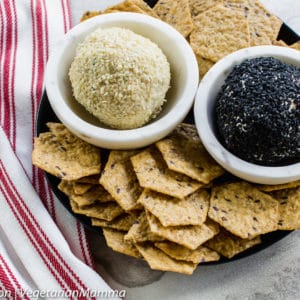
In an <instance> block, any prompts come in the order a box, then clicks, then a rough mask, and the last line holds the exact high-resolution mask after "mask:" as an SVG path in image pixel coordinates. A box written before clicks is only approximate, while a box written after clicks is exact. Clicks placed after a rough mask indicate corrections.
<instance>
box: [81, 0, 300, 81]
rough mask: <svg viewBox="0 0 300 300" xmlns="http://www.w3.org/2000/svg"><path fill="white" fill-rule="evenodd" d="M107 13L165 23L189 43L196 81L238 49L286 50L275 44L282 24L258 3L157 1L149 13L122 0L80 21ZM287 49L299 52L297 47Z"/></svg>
mask: <svg viewBox="0 0 300 300" xmlns="http://www.w3.org/2000/svg"><path fill="white" fill-rule="evenodd" d="M111 12H135V13H142V14H146V15H150V16H152V17H155V18H159V19H161V20H162V21H164V22H167V23H169V24H170V25H171V26H173V27H174V28H175V29H176V30H178V31H179V32H180V33H181V34H182V35H183V36H184V37H185V38H187V39H188V41H189V42H190V45H191V47H192V49H193V50H194V53H195V55H196V58H197V61H198V66H199V73H200V78H202V77H203V76H204V75H205V74H206V72H207V71H208V70H209V69H210V68H211V67H212V66H213V65H214V64H215V63H216V62H217V61H218V60H220V59H221V58H223V57H225V56H226V55H228V54H230V53H232V52H234V51H236V50H239V49H241V48H246V47H250V46H259V45H277V46H284V47H288V45H286V44H285V43H284V42H283V41H278V40H277V37H278V33H279V30H280V28H281V25H282V21H281V20H280V19H279V18H277V17H276V16H275V15H273V14H272V13H271V12H269V11H268V10H267V9H266V8H265V7H264V6H263V5H262V4H261V3H260V1H259V0H158V1H157V3H156V4H155V6H154V7H153V9H152V8H150V7H149V6H148V5H147V4H146V2H145V1H143V0H125V1H123V2H121V3H120V4H117V5H114V6H111V7H109V8H108V9H106V10H104V11H92V12H86V13H85V14H84V15H83V16H82V19H81V21H84V20H86V19H88V18H91V17H94V16H96V15H99V14H105V13H111ZM290 47H292V48H294V49H297V50H299V49H300V43H299V42H298V43H295V44H294V45H291V46H290Z"/></svg>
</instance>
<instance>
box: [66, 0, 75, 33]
mask: <svg viewBox="0 0 300 300" xmlns="http://www.w3.org/2000/svg"><path fill="white" fill-rule="evenodd" d="M66 1H67V5H66V6H67V9H66V11H67V14H68V16H69V27H68V30H69V29H71V28H72V27H73V24H72V14H71V6H70V1H69V0H66Z"/></svg>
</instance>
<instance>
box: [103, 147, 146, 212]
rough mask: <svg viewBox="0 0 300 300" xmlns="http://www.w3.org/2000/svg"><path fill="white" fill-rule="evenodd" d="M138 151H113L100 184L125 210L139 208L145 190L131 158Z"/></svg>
mask: <svg viewBox="0 0 300 300" xmlns="http://www.w3.org/2000/svg"><path fill="white" fill-rule="evenodd" d="M136 153H137V151H111V152H110V154H109V158H108V161H107V163H106V165H105V168H104V171H103V173H102V175H101V178H100V183H101V184H102V185H103V187H104V188H105V189H106V190H107V191H108V192H109V193H110V194H111V195H112V197H113V198H114V199H115V200H116V201H117V202H118V203H119V205H120V206H121V207H122V208H123V209H124V210H132V209H136V208H137V207H138V203H137V200H138V198H139V196H140V195H141V193H142V191H143V189H142V188H141V187H140V185H139V182H138V179H137V177H136V175H135V172H134V170H133V168H132V165H131V162H130V157H131V156H132V155H134V154H136Z"/></svg>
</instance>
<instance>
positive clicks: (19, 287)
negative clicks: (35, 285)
mask: <svg viewBox="0 0 300 300" xmlns="http://www.w3.org/2000/svg"><path fill="white" fill-rule="evenodd" d="M0 261H2V263H3V265H4V268H5V270H6V271H7V273H8V274H9V277H10V278H9V277H8V276H7V278H9V279H10V282H11V280H12V281H13V283H14V284H15V286H17V291H15V290H13V289H12V290H11V292H12V295H13V296H14V299H24V298H25V299H28V300H30V298H29V297H28V296H27V295H26V294H25V295H24V296H23V298H21V297H20V296H19V294H18V292H23V293H22V294H24V290H23V289H22V287H21V285H20V283H19V282H18V281H17V279H16V277H15V276H14V274H13V272H12V271H11V269H10V267H9V266H8V264H7V262H6V261H5V259H4V258H3V256H2V255H0ZM4 268H1V270H3V271H4V272H5V270H4ZM5 274H6V273H5ZM16 292H17V293H16Z"/></svg>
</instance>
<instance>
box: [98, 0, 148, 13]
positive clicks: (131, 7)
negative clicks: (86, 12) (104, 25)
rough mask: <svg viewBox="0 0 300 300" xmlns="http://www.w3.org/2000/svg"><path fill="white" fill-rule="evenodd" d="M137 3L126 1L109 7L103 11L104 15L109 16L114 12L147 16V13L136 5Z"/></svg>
mask: <svg viewBox="0 0 300 300" xmlns="http://www.w3.org/2000/svg"><path fill="white" fill-rule="evenodd" d="M135 2H136V1H134V0H125V1H123V2H121V3H118V4H116V5H113V6H110V7H108V8H107V9H105V10H104V11H102V13H103V14H107V13H112V12H133V13H138V14H147V12H146V11H144V10H143V9H142V8H140V7H139V6H138V5H136V3H135Z"/></svg>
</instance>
